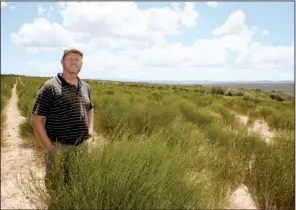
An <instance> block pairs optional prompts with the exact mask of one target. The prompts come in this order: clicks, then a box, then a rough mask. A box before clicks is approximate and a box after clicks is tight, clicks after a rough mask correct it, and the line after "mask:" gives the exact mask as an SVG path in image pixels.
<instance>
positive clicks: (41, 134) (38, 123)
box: [32, 115, 54, 152]
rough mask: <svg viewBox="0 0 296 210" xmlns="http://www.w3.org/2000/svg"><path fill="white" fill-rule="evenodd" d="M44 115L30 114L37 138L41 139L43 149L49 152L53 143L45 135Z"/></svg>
mask: <svg viewBox="0 0 296 210" xmlns="http://www.w3.org/2000/svg"><path fill="white" fill-rule="evenodd" d="M44 119H45V117H44V116H40V115H33V116H32V127H33V130H34V132H35V134H36V136H37V138H38V139H39V140H40V141H41V144H42V145H43V147H44V149H45V150H46V151H47V152H51V151H52V150H53V147H54V146H53V144H52V143H51V141H50V139H49V137H48V136H47V133H46V130H45V128H44V126H43V120H44Z"/></svg>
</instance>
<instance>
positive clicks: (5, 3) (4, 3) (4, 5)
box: [1, 1, 8, 9]
mask: <svg viewBox="0 0 296 210" xmlns="http://www.w3.org/2000/svg"><path fill="white" fill-rule="evenodd" d="M7 6H8V4H7V2H4V1H1V9H2V8H4V7H7Z"/></svg>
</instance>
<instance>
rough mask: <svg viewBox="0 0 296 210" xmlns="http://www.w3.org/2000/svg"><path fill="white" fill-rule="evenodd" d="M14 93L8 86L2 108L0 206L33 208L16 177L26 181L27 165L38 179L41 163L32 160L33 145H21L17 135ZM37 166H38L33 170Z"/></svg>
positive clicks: (17, 121) (5, 207)
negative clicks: (10, 93) (2, 144)
mask: <svg viewBox="0 0 296 210" xmlns="http://www.w3.org/2000/svg"><path fill="white" fill-rule="evenodd" d="M17 102H18V97H17V94H16V85H14V87H13V89H12V96H11V98H10V100H9V102H8V104H7V106H6V107H5V109H4V113H5V114H6V116H7V119H6V120H7V121H6V125H7V126H6V128H5V129H4V130H3V131H2V132H3V134H4V136H5V141H6V146H5V147H4V148H1V209H35V208H36V207H35V206H34V205H33V204H32V203H31V202H30V201H29V200H28V199H26V197H25V196H24V195H23V194H22V191H21V188H20V186H19V185H20V183H18V178H20V177H21V178H22V179H23V178H25V179H24V180H22V181H23V182H26V181H27V180H28V178H29V173H30V169H32V170H33V172H36V171H38V176H40V178H41V179H42V175H43V174H44V172H43V167H42V166H40V165H39V166H38V165H37V164H36V161H35V160H36V157H35V155H34V151H33V149H30V148H22V147H21V146H20V145H21V142H22V139H21V138H20V136H19V124H20V123H21V122H22V120H24V118H23V117H22V116H21V115H20V112H19V109H18V106H17ZM36 169H38V170H36Z"/></svg>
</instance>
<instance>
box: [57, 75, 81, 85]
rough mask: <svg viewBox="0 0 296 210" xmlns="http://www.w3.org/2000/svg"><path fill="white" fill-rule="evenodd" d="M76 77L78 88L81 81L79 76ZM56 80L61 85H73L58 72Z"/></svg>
mask: <svg viewBox="0 0 296 210" xmlns="http://www.w3.org/2000/svg"><path fill="white" fill-rule="evenodd" d="M77 78H78V88H81V86H82V82H81V80H80V78H79V77H77ZM56 79H57V81H58V82H59V83H60V84H61V85H62V86H74V85H73V84H70V83H68V82H67V81H66V80H65V79H64V78H63V77H62V74H61V73H58V74H57V76H56Z"/></svg>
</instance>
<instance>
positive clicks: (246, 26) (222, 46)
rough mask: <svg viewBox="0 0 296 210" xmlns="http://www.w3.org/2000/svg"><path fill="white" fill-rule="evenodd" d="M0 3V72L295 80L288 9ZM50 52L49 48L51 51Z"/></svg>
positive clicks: (273, 5) (278, 5)
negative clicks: (73, 68) (77, 64)
mask: <svg viewBox="0 0 296 210" xmlns="http://www.w3.org/2000/svg"><path fill="white" fill-rule="evenodd" d="M175 3H176V2H174V4H173V5H172V3H171V2H150V3H148V2H135V3H131V2H130V3H127V2H120V3H114V2H113V3H102V2H88V3H82V4H81V3H75V2H71V3H61V2H60V3H57V2H7V3H3V2H1V21H2V22H1V60H2V62H1V72H2V74H6V73H12V74H23V75H34V76H54V75H56V73H58V72H61V71H62V69H61V65H60V59H61V56H62V51H63V49H65V48H68V47H76V48H79V49H81V50H82V51H83V52H84V53H85V57H84V65H83V69H82V71H81V73H80V76H81V77H82V78H93V79H96V78H97V79H131V80H174V81H178V80H212V81H234V80H294V3H293V2H241V3H240V2H223V3H222V2H219V3H215V2H211V3H208V2H198V3H194V2H190V3H186V4H185V3H179V5H175ZM49 46H51V47H49Z"/></svg>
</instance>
